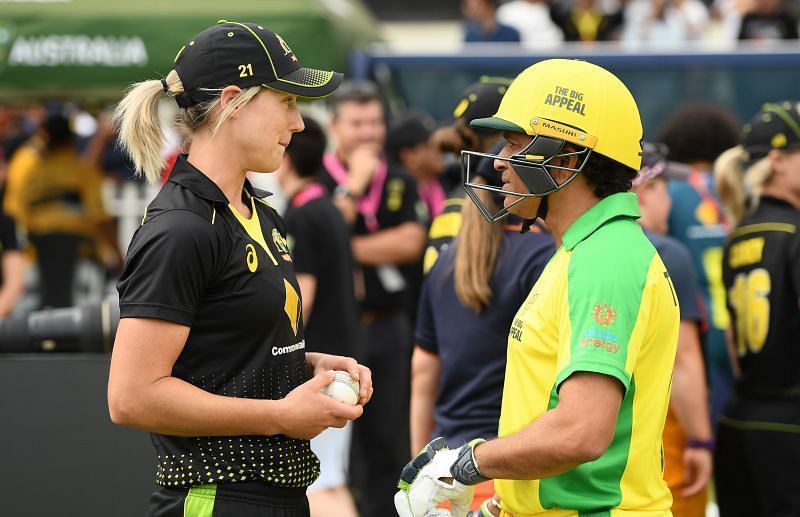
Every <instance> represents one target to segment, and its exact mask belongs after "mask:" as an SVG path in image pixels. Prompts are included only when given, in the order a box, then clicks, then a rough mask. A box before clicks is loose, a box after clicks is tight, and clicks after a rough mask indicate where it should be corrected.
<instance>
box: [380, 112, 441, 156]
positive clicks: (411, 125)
mask: <svg viewBox="0 0 800 517" xmlns="http://www.w3.org/2000/svg"><path fill="white" fill-rule="evenodd" d="M434 129H436V122H434V120H433V119H432V118H430V117H429V116H427V115H424V114H422V113H417V112H413V111H411V112H408V113H404V114H402V115H400V116H399V117H397V118H396V119H395V120H393V121H392V123H391V124H390V125H389V131H388V132H387V134H386V156H387V157H388V158H389V159H391V160H394V161H396V162H400V153H401V152H402V151H403V150H404V149H411V148H414V147H416V146H418V145H419V144H421V143H423V142H427V141H428V139H429V138H430V136H431V133H433V131H434Z"/></svg>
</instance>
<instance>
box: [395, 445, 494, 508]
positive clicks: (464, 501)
mask: <svg viewBox="0 0 800 517" xmlns="http://www.w3.org/2000/svg"><path fill="white" fill-rule="evenodd" d="M471 446H472V444H470V445H465V446H464V447H462V448H461V449H459V450H450V449H448V448H447V444H446V443H445V441H444V439H443V438H436V439H435V440H433V441H432V442H430V443H429V444H428V445H427V446H425V448H424V449H423V450H422V452H420V453H419V454H418V455H417V456H416V457H415V458H414V459H413V460H411V461H410V462H409V463H408V465H406V467H405V468H404V469H403V473H402V474H401V476H400V481H399V482H398V484H397V486H398V488H399V489H400V490H399V491H398V492H397V493H396V494H395V496H394V506H395V509H396V510H397V513H398V514H399V515H400V517H447V516H451V515H452V516H453V517H465V516H466V515H467V512H468V511H469V506H470V503H471V502H472V496H473V493H474V491H475V490H474V488H473V486H472V484H474V483H471V484H464V483H461V482H459V481H458V480H456V479H454V478H453V473H452V471H453V467H454V465H455V464H456V463H457V462H459V461H461V460H462V459H463V456H464V454H465V450H468V451H469V453H468V455H471ZM465 448H466V449H465ZM456 470H458V469H456ZM481 480H482V479H481ZM445 500H450V501H451V504H452V511H447V510H441V509H439V508H438V506H439V503H441V502H442V501H445Z"/></svg>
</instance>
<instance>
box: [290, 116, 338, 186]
mask: <svg viewBox="0 0 800 517" xmlns="http://www.w3.org/2000/svg"><path fill="white" fill-rule="evenodd" d="M303 123H304V124H305V126H306V128H305V129H304V130H303V131H301V132H299V133H295V134H294V135H292V140H291V141H290V142H289V145H288V146H287V147H286V153H287V154H288V155H289V159H290V160H292V165H294V169H295V170H296V171H297V175H298V176H299V177H301V178H311V177H313V176H316V174H317V173H318V172H319V171H320V169H322V156H323V155H324V154H325V147H326V146H327V144H328V140H327V138H326V137H325V132H324V131H323V130H322V126H320V125H319V123H318V122H317V121H316V120H314V119H313V118H310V117H305V116H304V117H303Z"/></svg>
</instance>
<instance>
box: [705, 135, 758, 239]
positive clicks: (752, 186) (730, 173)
mask: <svg viewBox="0 0 800 517" xmlns="http://www.w3.org/2000/svg"><path fill="white" fill-rule="evenodd" d="M749 158H750V156H749V154H748V153H747V151H746V150H745V149H744V148H743V147H742V146H736V147H733V148H731V149H728V150H727V151H725V152H724V153H722V154H721V155H720V156H719V158H717V161H716V162H715V163H714V180H715V182H716V187H717V193H718V194H719V196H720V199H721V201H722V206H723V207H724V208H725V213H726V215H727V217H728V220H729V221H730V222H731V224H733V225H736V224H738V223H739V221H741V220H742V218H743V217H744V215H745V212H746V211H747V209H748V208H755V207H756V206H758V200H759V198H760V197H761V192H762V190H763V188H764V185H765V184H766V183H767V182H768V181H769V179H770V177H771V176H772V166H771V165H770V162H769V158H767V157H764V158H761V159H760V160H758V161H757V162H755V163H753V164H752V165H750V166H749V167H748V168H747V169H745V168H744V166H745V164H746V163H747V162H748V160H749Z"/></svg>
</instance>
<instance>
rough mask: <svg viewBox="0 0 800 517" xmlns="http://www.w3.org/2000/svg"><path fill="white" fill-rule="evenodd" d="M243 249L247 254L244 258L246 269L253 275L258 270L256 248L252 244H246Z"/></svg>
mask: <svg viewBox="0 0 800 517" xmlns="http://www.w3.org/2000/svg"><path fill="white" fill-rule="evenodd" d="M244 249H245V251H246V252H247V256H246V257H245V262H246V263H247V269H249V270H250V272H251V273H255V272H256V269H258V254H257V253H256V247H255V246H253V245H252V244H248V245H247V246H245V247H244Z"/></svg>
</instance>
